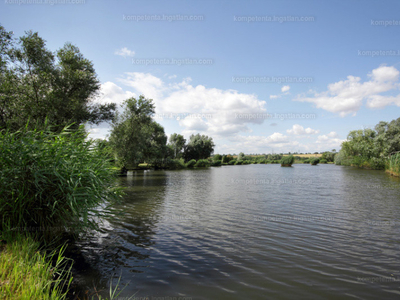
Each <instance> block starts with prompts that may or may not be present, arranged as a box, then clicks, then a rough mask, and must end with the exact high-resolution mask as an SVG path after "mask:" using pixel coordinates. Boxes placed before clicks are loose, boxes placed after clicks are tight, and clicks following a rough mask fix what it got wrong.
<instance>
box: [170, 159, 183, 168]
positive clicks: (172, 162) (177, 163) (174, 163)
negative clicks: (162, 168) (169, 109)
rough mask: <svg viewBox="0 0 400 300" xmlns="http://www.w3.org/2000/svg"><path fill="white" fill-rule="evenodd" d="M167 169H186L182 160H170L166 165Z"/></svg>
mask: <svg viewBox="0 0 400 300" xmlns="http://www.w3.org/2000/svg"><path fill="white" fill-rule="evenodd" d="M167 168H168V169H170V170H180V169H184V168H186V166H185V161H184V160H183V158H180V159H178V158H176V159H171V160H169V161H168V163H167Z"/></svg>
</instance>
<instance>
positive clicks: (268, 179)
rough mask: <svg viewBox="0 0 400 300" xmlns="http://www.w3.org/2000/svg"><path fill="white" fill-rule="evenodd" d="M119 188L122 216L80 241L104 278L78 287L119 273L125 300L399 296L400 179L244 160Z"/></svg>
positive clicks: (127, 181)
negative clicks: (244, 163)
mask: <svg viewBox="0 0 400 300" xmlns="http://www.w3.org/2000/svg"><path fill="white" fill-rule="evenodd" d="M120 184H121V185H122V186H125V187H126V193H127V196H126V197H125V199H124V201H123V202H122V203H121V204H119V205H116V206H115V209H117V210H119V211H121V212H123V214H122V215H118V216H117V215H116V216H115V217H113V218H108V219H107V220H105V223H104V225H103V226H102V230H101V232H99V233H97V234H96V235H94V236H92V237H90V238H87V239H85V240H82V241H81V242H80V244H79V246H80V247H81V249H82V251H83V253H84V256H85V258H86V261H87V262H88V263H89V265H90V266H91V267H92V268H94V269H96V270H97V271H98V272H99V273H100V274H101V276H97V275H96V276H94V278H93V276H92V275H91V274H89V275H88V276H87V279H86V282H90V281H91V280H98V284H99V285H101V286H103V287H106V285H105V284H104V280H107V279H108V278H110V276H111V275H112V274H115V275H117V276H121V284H123V285H124V284H127V287H126V289H125V290H124V292H123V293H122V295H123V296H127V297H128V296H132V295H133V294H135V296H136V297H139V296H141V297H146V296H147V297H151V296H158V297H173V296H188V297H192V298H193V299H264V298H265V296H266V295H268V296H269V297H270V298H276V297H280V298H287V299H289V298H294V297H295V298H308V299H309V298H325V299H326V298H332V297H333V298H337V297H339V296H341V297H343V296H346V297H348V298H352V297H355V298H357V297H358V298H368V297H378V296H379V297H385V298H391V297H393V298H394V297H397V296H398V294H399V285H400V274H399V271H398V270H399V268H400V260H399V258H400V257H399V255H400V251H399V250H400V249H399V248H400V247H399V245H400V243H399V238H398V232H399V229H400V228H399V225H400V205H399V204H400V203H399V202H400V193H399V192H398V191H399V186H400V182H399V180H398V179H394V178H391V177H389V176H388V175H387V174H385V173H384V172H379V171H378V172H377V171H366V170H357V169H354V168H343V167H337V166H333V165H320V166H309V165H295V166H294V167H293V168H281V167H280V166H278V165H249V166H229V167H228V166H227V167H221V168H211V169H204V170H181V171H148V172H143V171H141V172H136V173H135V174H134V176H132V177H126V178H121V179H120ZM99 277H101V279H99ZM373 278H381V279H379V280H380V281H379V280H377V279H373ZM385 278H386V279H385ZM388 278H389V279H390V278H392V279H393V278H395V280H392V279H390V280H389V279H388ZM397 278H398V279H397ZM115 283H116V282H114V285H115ZM150 299H151V298H150Z"/></svg>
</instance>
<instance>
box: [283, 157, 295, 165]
mask: <svg viewBox="0 0 400 300" xmlns="http://www.w3.org/2000/svg"><path fill="white" fill-rule="evenodd" d="M293 163H294V157H293V155H288V156H284V157H282V159H281V165H292V164H293Z"/></svg>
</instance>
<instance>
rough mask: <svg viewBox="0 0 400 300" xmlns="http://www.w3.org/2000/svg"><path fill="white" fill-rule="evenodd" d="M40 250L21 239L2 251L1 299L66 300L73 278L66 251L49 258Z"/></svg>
mask: <svg viewBox="0 0 400 300" xmlns="http://www.w3.org/2000/svg"><path fill="white" fill-rule="evenodd" d="M38 249H39V243H38V242H36V241H34V240H33V239H32V238H29V237H23V236H22V235H19V236H18V237H17V238H15V237H14V240H13V241H12V242H9V243H7V245H5V246H3V247H0V299H44V300H45V299H54V300H56V299H57V300H58V299H65V296H66V293H67V288H68V287H69V285H70V284H71V280H72V278H71V276H70V270H71V264H70V263H68V261H67V260H66V259H65V258H64V257H63V250H64V248H60V249H59V250H58V251H53V252H52V253H50V254H48V255H46V254H43V253H42V252H39V251H38Z"/></svg>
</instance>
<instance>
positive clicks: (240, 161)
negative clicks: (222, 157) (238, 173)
mask: <svg viewBox="0 0 400 300" xmlns="http://www.w3.org/2000/svg"><path fill="white" fill-rule="evenodd" d="M235 165H243V161H242V160H237V161H236V162H235Z"/></svg>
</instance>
